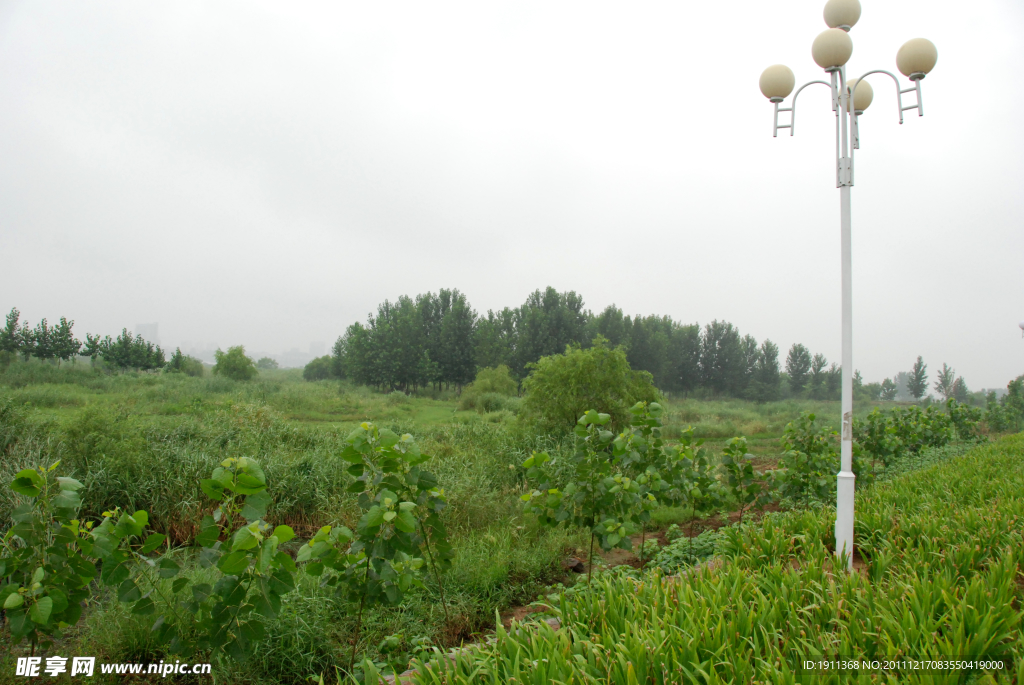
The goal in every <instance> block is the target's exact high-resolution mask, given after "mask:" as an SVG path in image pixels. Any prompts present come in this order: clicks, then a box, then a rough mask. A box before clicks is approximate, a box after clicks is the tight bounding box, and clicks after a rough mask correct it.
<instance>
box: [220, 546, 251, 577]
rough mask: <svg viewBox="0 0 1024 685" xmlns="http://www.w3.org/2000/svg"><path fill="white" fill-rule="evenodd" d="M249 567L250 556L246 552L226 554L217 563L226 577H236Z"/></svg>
mask: <svg viewBox="0 0 1024 685" xmlns="http://www.w3.org/2000/svg"><path fill="white" fill-rule="evenodd" d="M248 567H249V556H248V555H247V554H246V553H245V552H244V551H237V552H231V553H230V554H225V555H224V556H222V557H221V558H220V561H218V562H217V568H219V569H220V570H221V573H223V574H224V575H226V576H235V575H238V574H239V573H241V572H242V571H244V570H245V569H247V568H248Z"/></svg>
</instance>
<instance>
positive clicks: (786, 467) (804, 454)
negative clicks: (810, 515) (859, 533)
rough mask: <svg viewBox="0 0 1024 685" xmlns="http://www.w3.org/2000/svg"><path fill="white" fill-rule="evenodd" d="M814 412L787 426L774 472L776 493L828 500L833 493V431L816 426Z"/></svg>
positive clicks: (835, 455) (836, 459)
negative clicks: (780, 456)
mask: <svg viewBox="0 0 1024 685" xmlns="http://www.w3.org/2000/svg"><path fill="white" fill-rule="evenodd" d="M815 418H816V417H815V415H814V414H803V415H802V416H801V417H800V418H799V419H797V420H796V421H793V422H791V423H789V424H788V425H787V426H786V431H785V434H784V435H783V436H782V449H783V450H784V452H783V454H782V459H780V460H779V465H780V467H781V468H780V469H779V470H778V471H776V472H775V473H774V474H773V478H774V481H775V486H776V487H777V488H778V491H779V494H780V495H781V496H783V497H786V498H789V499H792V500H794V501H806V500H808V499H813V500H818V501H828V500H829V499H831V498H833V497H834V496H835V474H836V472H837V471H838V470H839V453H838V452H837V451H836V448H835V443H834V437H835V435H836V434H835V432H830V431H828V430H827V429H825V428H819V427H817V426H815Z"/></svg>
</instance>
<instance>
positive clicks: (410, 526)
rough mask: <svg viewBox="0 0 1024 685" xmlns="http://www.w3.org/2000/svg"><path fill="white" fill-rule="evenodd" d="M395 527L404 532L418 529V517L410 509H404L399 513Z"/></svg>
mask: <svg viewBox="0 0 1024 685" xmlns="http://www.w3.org/2000/svg"><path fill="white" fill-rule="evenodd" d="M391 513H394V512H391ZM395 528H397V529H398V530H400V531H402V532H403V533H411V532H413V531H414V530H416V517H415V516H413V515H412V512H410V511H402V512H401V513H399V514H398V518H396V519H395Z"/></svg>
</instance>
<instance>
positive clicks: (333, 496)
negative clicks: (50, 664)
mask: <svg viewBox="0 0 1024 685" xmlns="http://www.w3.org/2000/svg"><path fill="white" fill-rule="evenodd" d="M666 406H667V417H666V429H665V433H666V435H667V436H668V437H669V438H670V439H671V438H673V437H675V436H678V435H679V432H680V431H681V430H683V429H685V428H686V427H687V426H691V425H692V426H693V427H694V429H695V432H696V434H697V435H698V436H700V437H703V438H705V439H706V440H707V444H708V445H709V446H710V447H711V449H712V451H713V452H717V451H718V447H719V446H720V445H721V444H722V443H724V442H725V440H727V439H728V438H731V437H733V436H735V435H745V436H747V437H748V438H749V439H750V447H751V451H752V452H753V453H754V454H755V455H758V456H759V457H760V458H761V461H762V462H763V463H770V462H772V461H774V459H775V457H777V456H778V452H779V437H780V436H781V434H782V432H783V429H784V428H785V425H786V424H787V423H788V422H789V421H790V420H792V419H795V418H797V417H798V416H799V415H800V413H801V412H805V411H813V412H815V413H817V414H818V415H820V416H821V417H822V419H824V421H825V422H826V423H827V424H829V425H832V426H835V425H836V424H837V423H838V418H839V406H838V403H834V402H810V401H784V402H777V403H768V404H763V405H756V404H753V403H750V402H744V401H741V400H720V401H715V400H708V401H699V400H692V399H683V400H671V399H670V400H668V401H667V402H666ZM869 410H870V407H866V406H862V407H858V415H862V414H863V413H866V412H867V411H869ZM362 421H373V422H376V423H378V424H379V425H381V426H386V427H390V428H392V429H393V430H395V431H396V432H399V433H403V432H409V433H412V434H414V435H415V436H416V438H417V440H418V442H419V443H420V445H421V447H422V449H423V451H424V452H425V453H427V454H430V455H432V457H433V458H432V460H431V462H430V468H431V470H432V471H434V472H435V473H436V474H437V475H438V476H439V479H440V482H441V485H442V486H443V487H444V489H445V492H446V493H447V495H448V499H449V502H450V506H449V507H448V509H447V510H446V511H445V513H444V516H445V522H446V524H447V526H448V528H449V529H450V530H451V531H452V533H453V536H454V544H455V548H456V550H457V552H458V555H457V558H456V560H455V565H454V567H453V568H452V569H451V570H450V571H449V572H448V574H447V575H446V578H445V587H446V595H447V596H448V599H449V601H450V602H451V604H452V609H453V610H452V612H451V618H450V619H449V620H447V621H446V620H445V619H444V617H443V614H442V612H441V608H440V606H439V604H438V595H437V588H436V587H435V586H433V585H432V584H431V583H429V582H428V584H427V589H426V590H425V591H423V592H420V593H418V594H415V595H413V597H412V598H411V599H410V600H409V601H407V602H406V603H404V604H403V605H402V606H401V607H399V608H397V609H381V610H377V611H375V612H374V613H372V615H370V616H369V617H368V619H367V620H366V621H364V630H363V639H362V641H361V643H360V649H361V651H363V652H364V653H365V654H366V655H367V656H369V657H371V658H376V657H377V656H378V652H377V645H378V643H379V642H380V640H381V639H383V638H384V637H385V636H387V635H392V634H401V635H402V636H403V639H404V640H407V641H408V640H411V639H412V638H414V637H418V636H427V637H430V638H431V639H432V640H433V641H434V642H435V644H438V645H441V646H444V647H448V646H453V645H457V644H459V643H460V642H462V641H465V640H472V639H474V638H475V636H477V635H479V634H480V633H481V632H482V631H488V630H491V629H493V626H494V613H495V611H499V612H506V611H508V610H511V609H512V608H514V607H517V606H521V605H524V604H527V603H529V602H531V601H532V600H533V599H535V598H536V597H537V595H538V594H541V593H543V592H545V591H546V588H548V587H549V586H550V585H551V584H553V583H556V582H562V583H563V584H565V585H568V586H571V585H572V584H573V582H574V578H575V576H574V575H573V574H571V573H569V572H567V571H566V570H565V569H564V568H563V561H564V559H565V558H566V557H567V556H569V555H574V554H579V553H580V552H581V550H582V547H584V544H585V542H584V541H585V538H584V536H583V535H582V534H580V533H579V532H575V531H565V530H561V529H559V530H555V531H551V530H538V529H537V528H536V527H535V525H534V524H533V523H532V522H531V521H530V520H527V519H525V518H524V517H523V515H522V509H521V503H520V502H519V495H520V494H522V493H523V492H524V490H525V487H526V484H525V482H524V473H523V469H522V468H521V464H522V462H523V460H524V459H526V457H528V456H529V455H530V454H531V453H532V452H533V451H534V450H542V449H543V450H547V451H549V452H553V453H556V454H557V453H559V452H562V451H566V450H568V449H570V448H571V443H570V442H569V441H568V439H567V438H564V437H558V436H544V435H538V434H537V433H536V431H534V430H533V429H532V427H530V426H526V425H522V424H521V422H520V421H519V420H518V419H517V417H516V416H515V414H513V413H511V412H508V411H500V412H493V413H489V414H478V413H476V412H472V411H459V409H458V402H457V398H456V397H455V396H454V394H453V393H446V392H443V393H434V394H432V395H424V396H416V397H410V396H406V395H404V394H402V393H390V394H381V393H377V392H374V391H372V390H370V389H367V388H363V387H353V386H351V385H347V384H344V383H338V382H329V381H322V382H317V383H307V382H304V381H303V380H302V379H301V374H300V372H299V371H296V370H280V371H277V370H275V371H270V372H262V373H261V374H260V376H259V377H258V378H257V379H255V380H253V381H250V382H246V383H240V382H235V381H231V380H228V379H225V378H220V377H209V376H208V377H205V378H191V377H187V376H181V375H172V374H123V375H107V374H103V373H99V372H96V371H93V370H92V369H90V368H88V366H87V365H82V364H79V365H77V366H73V367H70V368H69V367H67V366H65V368H62V369H56V368H54V367H52V366H49V365H44V364H36V363H31V364H20V363H16V364H13V365H12V366H11V367H9V368H8V369H7V370H6V371H3V372H0V451H2V452H3V461H2V463H0V483H3V484H4V485H6V483H9V482H10V480H11V479H12V477H13V474H14V473H16V472H17V471H18V470H20V469H22V468H26V467H30V466H34V465H37V464H47V465H48V464H51V463H53V462H55V461H58V460H60V462H61V465H60V470H61V472H62V473H64V474H66V475H72V476H74V477H76V478H78V479H79V480H81V481H82V482H83V483H84V484H85V485H86V490H85V493H86V496H85V497H84V499H85V502H86V505H85V510H83V512H82V515H83V517H87V518H88V517H96V516H98V515H100V514H101V513H102V512H103V511H105V510H109V509H113V508H114V507H117V506H120V507H122V508H124V509H128V510H135V509H146V510H147V511H149V513H150V521H151V524H152V526H153V528H154V529H156V530H157V531H160V532H163V533H166V534H167V535H168V536H169V537H170V538H171V539H172V540H173V541H174V542H175V543H178V544H187V543H189V542H190V540H191V538H192V537H193V536H194V535H195V533H196V530H197V525H198V522H199V520H200V519H201V517H202V516H203V515H204V514H207V513H209V512H210V511H211V510H212V508H213V504H212V503H211V502H209V501H208V500H207V499H205V497H204V496H203V495H202V493H201V491H200V489H199V487H198V481H199V479H201V478H207V477H209V474H210V472H211V471H212V470H213V468H214V467H215V466H216V465H217V464H218V463H219V462H220V461H222V460H223V459H225V458H227V457H232V456H235V457H237V456H249V457H255V458H256V459H257V460H258V461H259V462H260V464H261V465H262V466H263V468H264V471H265V472H266V474H267V479H268V484H269V488H268V491H269V493H270V495H271V497H272V502H273V503H272V505H271V506H270V509H269V511H268V515H267V520H268V522H270V523H272V524H288V525H291V526H292V527H293V528H294V529H295V530H296V532H297V533H298V534H299V536H300V537H302V536H304V535H306V536H308V535H311V534H312V533H313V532H314V531H316V530H317V529H318V528H319V527H320V526H322V525H327V524H338V523H343V524H347V525H349V526H353V525H354V522H355V520H356V518H357V516H358V513H357V512H358V509H357V507H356V504H355V502H354V501H353V499H352V497H351V496H350V495H349V494H348V493H346V492H345V486H346V485H347V484H348V483H349V482H350V477H349V476H348V475H347V474H346V473H345V466H346V465H345V464H343V462H342V461H341V460H340V459H339V458H338V457H337V455H338V453H339V452H340V451H341V448H342V445H343V444H344V439H345V436H346V435H347V434H348V432H349V431H350V430H351V429H352V428H353V427H354V426H356V425H357V424H358V423H359V422H362ZM15 504H16V496H14V495H13V494H12V493H11V491H9V490H8V489H6V487H4V488H2V489H0V531H3V530H4V529H6V527H7V526H9V521H10V512H11V510H12V508H13V507H14V506H15ZM683 516H684V514H683V512H676V511H673V510H668V509H666V510H662V511H660V512H655V521H656V522H657V524H658V525H659V526H661V527H665V526H668V525H669V524H671V523H674V522H679V521H682V520H683ZM292 544H294V545H297V544H299V541H298V540H296V541H295V542H294V543H292ZM617 560H618V561H621V562H626V561H628V560H627V559H624V558H619V559H617ZM612 561H615V560H612ZM188 572H189V573H190V574H192V575H193V577H199V576H201V575H202V574H203V573H204V571H203V570H202V569H201V568H199V566H198V565H196V564H194V563H193V564H192V565H191V566H190V569H189V571H188ZM301 577H302V578H303V580H302V582H301V584H300V586H299V588H298V591H297V592H295V593H292V594H291V595H289V596H288V597H287V599H286V611H285V612H284V616H285V617H284V619H283V620H282V621H280V622H278V623H277V624H274V625H273V627H272V628H270V633H269V635H268V638H267V639H266V640H265V642H264V644H263V645H262V647H261V649H260V650H259V654H258V657H257V658H256V659H254V660H251V661H250V662H248V663H246V664H244V665H237V664H225V665H224V666H223V667H222V668H221V669H220V671H219V673H220V676H219V677H220V678H221V679H222V680H223V681H225V682H267V683H270V682H299V681H303V680H304V679H305V678H306V677H307V676H308V675H310V674H311V673H320V672H326V673H333V672H334V667H335V666H337V665H338V664H340V663H346V662H347V645H349V644H350V641H351V638H352V635H353V630H354V620H353V617H352V613H353V612H352V611H351V607H348V606H346V605H344V604H340V603H338V602H336V601H333V600H332V599H331V598H330V597H329V596H328V594H327V593H326V591H325V590H323V589H322V588H320V587H319V586H318V585H317V584H316V582H314V580H313V579H311V578H308V577H305V576H301ZM62 646H63V647H64V648H66V651H69V652H73V653H76V654H95V655H96V656H98V657H101V658H102V659H104V660H106V661H158V660H159V659H160V658H161V656H162V651H161V649H162V645H159V644H154V643H153V642H152V640H151V638H150V637H149V635H148V633H147V632H146V631H145V630H143V629H142V628H141V623H139V622H138V620H136V619H134V618H133V617H132V616H130V615H128V614H126V613H125V611H124V609H123V607H122V606H121V605H119V604H118V603H117V602H116V601H113V600H107V601H101V602H100V603H99V604H98V605H96V606H95V607H93V609H92V610H91V611H90V612H88V614H87V617H86V618H85V619H83V622H82V623H81V624H80V626H79V627H78V628H76V629H74V630H72V631H69V633H68V634H67V635H66V637H65V642H64V643H63V645H62ZM5 672H13V670H11V669H8V670H7V671H5ZM2 679H3V676H2V675H0V680H2Z"/></svg>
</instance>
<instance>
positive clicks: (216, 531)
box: [195, 517, 220, 547]
mask: <svg viewBox="0 0 1024 685" xmlns="http://www.w3.org/2000/svg"><path fill="white" fill-rule="evenodd" d="M207 518H210V520H211V521H213V519H212V518H211V517H207ZM219 537H220V528H218V527H217V526H216V525H209V526H206V527H204V528H203V529H202V530H201V531H200V532H199V535H197V536H196V538H195V543H196V544H197V545H199V546H201V547H212V546H213V545H214V544H215V543H216V542H217V538H219Z"/></svg>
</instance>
